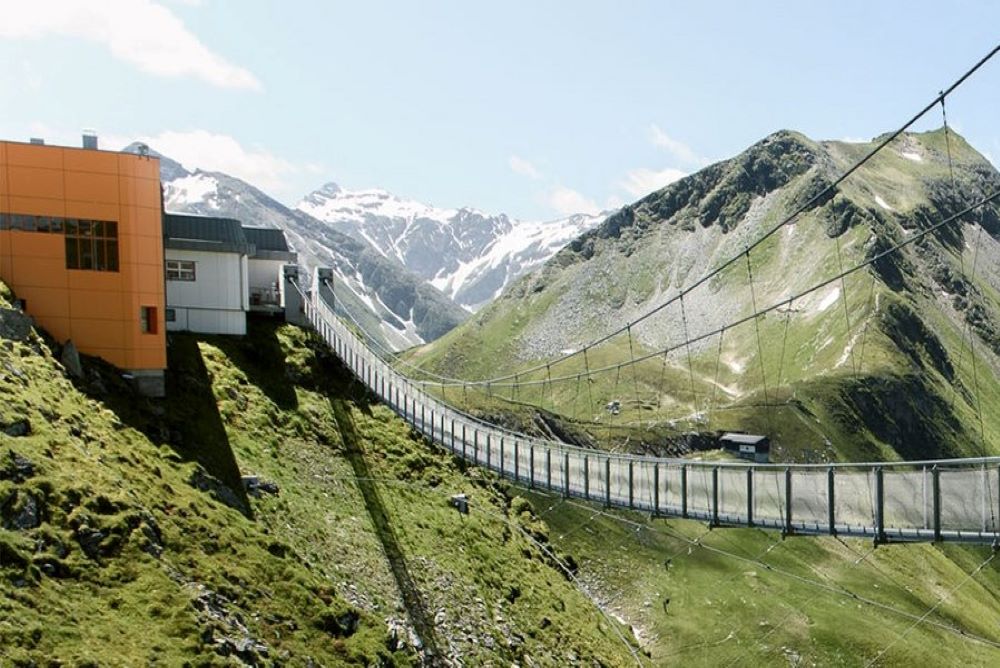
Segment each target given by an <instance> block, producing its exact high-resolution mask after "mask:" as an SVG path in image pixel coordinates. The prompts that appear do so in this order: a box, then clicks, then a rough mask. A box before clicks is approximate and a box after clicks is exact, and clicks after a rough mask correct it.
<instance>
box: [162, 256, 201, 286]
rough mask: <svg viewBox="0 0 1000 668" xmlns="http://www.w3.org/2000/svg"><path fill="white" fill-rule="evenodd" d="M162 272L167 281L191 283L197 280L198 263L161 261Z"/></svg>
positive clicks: (192, 261)
mask: <svg viewBox="0 0 1000 668" xmlns="http://www.w3.org/2000/svg"><path fill="white" fill-rule="evenodd" d="M171 265H174V266H171ZM163 271H164V274H165V275H166V277H167V280H168V281H183V282H185V283H193V282H195V281H197V280H198V263H197V262H195V261H194V260H177V259H174V260H172V259H166V260H164V261H163Z"/></svg>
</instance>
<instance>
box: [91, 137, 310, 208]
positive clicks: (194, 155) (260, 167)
mask: <svg viewBox="0 0 1000 668" xmlns="http://www.w3.org/2000/svg"><path fill="white" fill-rule="evenodd" d="M113 141H114V139H113V138H111V137H109V138H108V139H107V141H103V142H102V144H104V145H106V146H108V147H109V148H119V145H118V144H119V143H121V146H122V147H123V146H124V145H125V144H127V143H128V142H127V141H125V142H115V143H112V142H113ZM136 141H141V142H143V143H145V144H148V145H149V146H150V147H151V148H152V149H154V150H156V151H158V152H160V153H162V154H163V155H165V156H167V157H169V158H173V159H174V160H176V161H177V162H179V163H181V164H182V165H184V167H185V168H187V169H189V170H193V169H196V168H197V169H203V170H205V171H211V172H225V173H226V174H229V175H230V176H235V177H237V178H239V179H243V180H244V181H247V182H248V183H250V184H252V185H254V186H257V187H258V188H260V189H261V190H264V191H266V192H269V193H272V194H278V193H284V192H285V191H286V190H287V189H288V187H289V183H288V180H289V179H290V178H291V177H294V176H295V175H297V174H300V173H302V172H310V173H315V168H318V165H312V164H310V165H307V166H303V167H300V166H298V165H295V164H293V163H292V162H289V161H288V160H285V159H284V158H281V157H278V156H276V155H274V154H273V153H271V152H270V151H268V150H266V149H264V148H262V147H260V146H254V147H252V148H248V147H245V146H243V145H242V144H240V143H239V142H238V141H237V140H236V139H234V138H233V137H231V136H229V135H223V134H214V133H211V132H208V131H207V130H192V131H190V132H175V131H167V132H161V133H160V134H158V135H156V136H151V137H140V138H138V139H137V140H136Z"/></svg>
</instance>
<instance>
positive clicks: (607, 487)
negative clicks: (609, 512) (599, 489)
mask: <svg viewBox="0 0 1000 668" xmlns="http://www.w3.org/2000/svg"><path fill="white" fill-rule="evenodd" d="M604 505H605V507H607V508H610V507H611V457H605V458H604Z"/></svg>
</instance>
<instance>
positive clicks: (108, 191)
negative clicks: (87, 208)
mask: <svg viewBox="0 0 1000 668" xmlns="http://www.w3.org/2000/svg"><path fill="white" fill-rule="evenodd" d="M65 174H66V199H67V200H71V201H74V202H100V203H102V204H114V205H117V204H118V176H117V175H116V174H95V173H93V172H70V171H67V172H65Z"/></svg>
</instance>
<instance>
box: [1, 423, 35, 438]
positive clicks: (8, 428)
mask: <svg viewBox="0 0 1000 668" xmlns="http://www.w3.org/2000/svg"><path fill="white" fill-rule="evenodd" d="M0 432H3V433H4V434H7V435H8V436H13V437H15V438H17V437H19V436H27V435H28V434H30V433H31V422H30V421H28V419H27V418H21V419H20V420H14V421H13V422H11V423H10V424H0Z"/></svg>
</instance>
